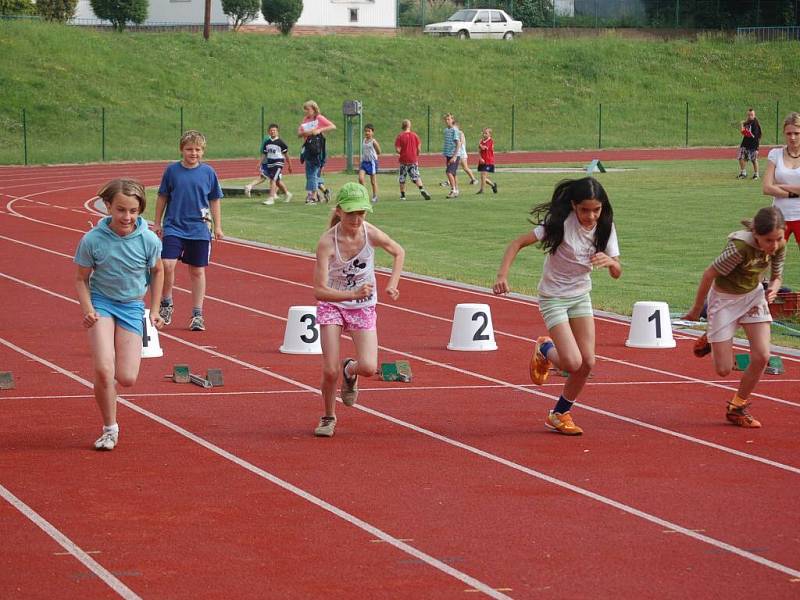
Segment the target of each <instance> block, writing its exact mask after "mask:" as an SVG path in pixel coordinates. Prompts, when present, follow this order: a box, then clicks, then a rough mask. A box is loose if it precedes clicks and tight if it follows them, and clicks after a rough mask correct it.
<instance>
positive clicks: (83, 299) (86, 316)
mask: <svg viewBox="0 0 800 600" xmlns="http://www.w3.org/2000/svg"><path fill="white" fill-rule="evenodd" d="M91 274H92V268H91V267H81V266H78V272H77V274H76V276H75V289H76V290H77V292H78V302H79V303H80V305H81V310H82V311H83V326H84V327H86V328H87V329H88V328H90V327H91V326H92V325H94V324H95V323H97V320H98V319H99V318H100V315H98V314H97V311H95V309H94V306H92V296H91V293H90V292H89V276H90V275H91Z"/></svg>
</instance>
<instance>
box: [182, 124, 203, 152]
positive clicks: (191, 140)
mask: <svg viewBox="0 0 800 600" xmlns="http://www.w3.org/2000/svg"><path fill="white" fill-rule="evenodd" d="M187 144H197V145H198V146H200V147H201V148H204V149H205V147H206V136H204V135H203V134H202V133H200V132H199V131H196V130H194V129H190V130H188V131H186V132H185V133H184V134H183V135H182V136H181V143H180V148H181V150H183V147H184V146H186V145H187Z"/></svg>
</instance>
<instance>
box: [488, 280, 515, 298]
mask: <svg viewBox="0 0 800 600" xmlns="http://www.w3.org/2000/svg"><path fill="white" fill-rule="evenodd" d="M492 291H493V292H494V293H495V294H497V295H498V296H499V295H500V294H507V293H508V292H510V291H511V288H510V287H509V286H508V279H506V278H505V277H500V276H498V277H497V280H496V281H495V282H494V287H492Z"/></svg>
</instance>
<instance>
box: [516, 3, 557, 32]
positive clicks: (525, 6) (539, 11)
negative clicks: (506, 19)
mask: <svg viewBox="0 0 800 600" xmlns="http://www.w3.org/2000/svg"><path fill="white" fill-rule="evenodd" d="M553 4H554V2H553V0H516V2H515V3H514V18H515V19H518V20H520V21H522V26H523V27H546V26H548V25H550V24H552V22H553V10H554V9H553Z"/></svg>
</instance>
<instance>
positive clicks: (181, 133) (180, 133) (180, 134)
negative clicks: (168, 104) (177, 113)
mask: <svg viewBox="0 0 800 600" xmlns="http://www.w3.org/2000/svg"><path fill="white" fill-rule="evenodd" d="M182 135H183V107H182V106H181V130H180V132H179V133H178V137H180V136H182Z"/></svg>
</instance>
